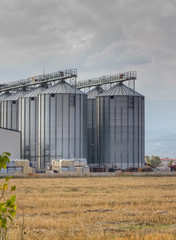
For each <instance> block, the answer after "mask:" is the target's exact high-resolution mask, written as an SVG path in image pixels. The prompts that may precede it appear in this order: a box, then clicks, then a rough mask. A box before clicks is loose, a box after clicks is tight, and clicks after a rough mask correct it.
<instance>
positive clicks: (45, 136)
mask: <svg viewBox="0 0 176 240" xmlns="http://www.w3.org/2000/svg"><path fill="white" fill-rule="evenodd" d="M63 87H64V86H62V88H63ZM65 90H66V89H65ZM65 90H63V89H62V91H65ZM55 91H56V92H55V93H54V91H53V90H52V91H51V90H50V89H48V91H47V93H46V92H44V93H42V94H40V95H39V96H38V98H39V114H40V116H39V119H40V120H39V123H40V126H39V128H38V130H39V132H38V135H39V148H40V149H39V156H40V160H39V162H40V168H41V169H43V168H46V167H47V164H48V163H49V162H50V161H51V160H52V159H56V158H74V157H79V158H81V157H82V158H87V134H86V131H87V129H86V122H87V119H86V116H87V112H86V111H87V96H86V94H79V93H76V94H70V93H68V92H67V91H66V92H65V93H61V92H58V86H56V88H55ZM59 91H60V90H59Z"/></svg>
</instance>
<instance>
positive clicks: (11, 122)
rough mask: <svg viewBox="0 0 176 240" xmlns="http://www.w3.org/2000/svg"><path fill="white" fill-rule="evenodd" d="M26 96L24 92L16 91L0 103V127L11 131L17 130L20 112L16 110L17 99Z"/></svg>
mask: <svg viewBox="0 0 176 240" xmlns="http://www.w3.org/2000/svg"><path fill="white" fill-rule="evenodd" d="M24 94H26V91H25V90H18V91H17V92H15V93H12V94H11V95H9V96H7V97H6V98H4V99H3V100H2V102H1V108H2V112H1V113H2V115H3V116H2V121H1V123H2V127H4V128H9V129H13V130H19V127H20V126H19V125H20V122H19V119H20V112H19V109H18V105H19V102H18V100H19V98H20V97H22V96H23V95H24Z"/></svg>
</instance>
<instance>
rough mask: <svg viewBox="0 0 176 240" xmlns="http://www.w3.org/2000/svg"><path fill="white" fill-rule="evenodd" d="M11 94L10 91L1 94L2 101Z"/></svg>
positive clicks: (0, 100) (0, 99)
mask: <svg viewBox="0 0 176 240" xmlns="http://www.w3.org/2000/svg"><path fill="white" fill-rule="evenodd" d="M9 96H11V95H10V93H3V94H1V95H0V102H2V101H4V100H6V98H7V97H9Z"/></svg>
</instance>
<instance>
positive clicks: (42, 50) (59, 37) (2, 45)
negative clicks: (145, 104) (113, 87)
mask: <svg viewBox="0 0 176 240" xmlns="http://www.w3.org/2000/svg"><path fill="white" fill-rule="evenodd" d="M0 9H1V10H0V29H1V34H0V50H1V54H0V63H1V67H0V71H1V74H2V75H3V76H5V71H7V69H9V71H10V70H11V71H12V73H11V74H12V77H13V78H14V80H15V79H18V78H19V77H18V76H19V72H20V68H21V69H22V70H21V72H22V73H23V72H24V73H25V74H27V73H29V74H33V72H35V71H36V74H37V71H38V69H41V68H42V67H43V65H45V66H47V69H48V71H49V72H50V71H55V70H57V68H58V66H60V67H62V68H67V67H77V68H78V70H79V73H80V74H79V75H80V76H81V74H83V75H84V76H86V75H87V76H88V75H89V76H92V75H93V74H96V71H97V74H99V73H101V72H103V74H104V72H106V71H107V72H110V71H112V72H114V71H116V70H117V69H118V70H119V71H121V69H123V70H127V71H128V70H129V69H130V70H131V69H132V70H137V71H138V72H139V76H140V80H139V83H138V85H139V88H140V87H141V88H142V87H144V88H145V94H148V95H150V96H151V97H153V96H154V95H155V93H154V91H155V89H154V88H153V89H150V88H151V86H152V85H154V86H157V83H158V82H159V83H160V84H161V83H162V84H161V85H162V86H163V87H165V88H167V86H166V83H165V82H166V81H165V78H166V76H169V78H170V80H169V82H170V84H171V86H172V88H173V86H175V85H176V84H175V82H174V80H172V79H174V78H173V76H174V75H175V64H176V46H175V42H176V25H175V19H176V12H175V9H176V1H174V0H173V1H172V0H155V1H153V0H149V1H144V0H118V1H117V0H109V1H105V0H89V1H85V0H50V1H48V0H31V1H22V0H13V1H11V2H9V1H5V0H2V1H1V2H0ZM23 68H24V69H25V70H24V69H23ZM55 68H56V69H55ZM15 69H16V70H15ZM123 70H122V71H123ZM91 72H92V74H91ZM85 73H86V74H85ZM158 73H159V74H158ZM25 76H26V75H25ZM9 78H10V76H8V77H7V80H8V79H9ZM3 79H4V77H3ZM11 80H12V79H11ZM175 87H176V86H175ZM141 88H140V90H141ZM168 91H169V89H168ZM163 94H164V92H163Z"/></svg>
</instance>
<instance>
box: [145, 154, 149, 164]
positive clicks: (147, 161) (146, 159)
mask: <svg viewBox="0 0 176 240" xmlns="http://www.w3.org/2000/svg"><path fill="white" fill-rule="evenodd" d="M145 162H146V163H147V164H150V157H149V156H148V155H146V156H145Z"/></svg>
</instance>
